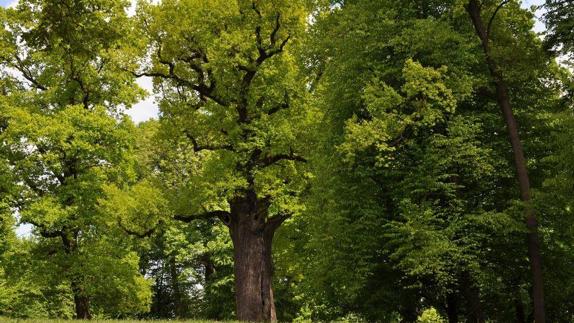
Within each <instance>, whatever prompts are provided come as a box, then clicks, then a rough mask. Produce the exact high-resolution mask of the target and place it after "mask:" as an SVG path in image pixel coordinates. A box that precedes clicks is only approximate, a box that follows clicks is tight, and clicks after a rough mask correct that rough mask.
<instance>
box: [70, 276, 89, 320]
mask: <svg viewBox="0 0 574 323" xmlns="http://www.w3.org/2000/svg"><path fill="white" fill-rule="evenodd" d="M72 293H73V294H74V306H75V307H76V319H78V320H91V319H92V314H91V313H90V299H89V298H88V297H87V296H86V295H85V291H84V288H83V287H82V285H81V284H80V283H79V282H77V281H76V280H72Z"/></svg>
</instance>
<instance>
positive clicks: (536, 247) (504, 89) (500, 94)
mask: <svg viewBox="0 0 574 323" xmlns="http://www.w3.org/2000/svg"><path fill="white" fill-rule="evenodd" d="M499 8H500V7H499ZM467 11H468V13H469V15H470V17H471V20H472V23H473V25H474V28H475V30H476V33H477V35H478V37H479V38H480V40H481V44H482V48H483V51H484V54H485V57H486V63H487V64H488V68H489V70H490V74H491V77H492V80H493V81H494V84H495V87H496V100H497V102H498V105H499V106H500V109H501V110H502V114H503V116H504V121H505V122H506V127H507V129H508V135H509V139H510V144H511V146H512V152H513V155H514V156H513V157H514V164H515V166H516V173H517V177H518V182H519V188H520V198H521V199H522V201H523V202H524V203H525V210H524V213H525V220H526V226H527V228H528V234H527V238H528V256H529V259H530V268H531V271H532V299H533V302H534V319H535V321H536V322H537V323H544V322H545V315H544V285H543V277H542V257H541V255H540V243H539V239H538V221H537V219H536V214H535V212H534V209H533V207H532V205H531V198H530V179H529V177H528V170H527V167H526V159H525V157H524V151H523V149H522V142H521V141H520V136H519V134H518V124H517V122H516V119H515V118H514V114H513V111H512V106H511V104H510V97H509V95H508V86H507V85H506V82H505V81H504V78H503V77H502V74H501V73H500V71H499V69H498V66H497V64H496V62H495V61H494V60H493V58H492V56H491V55H490V46H489V36H490V35H489V34H488V33H489V30H488V29H489V28H488V27H486V26H485V25H484V23H483V21H482V17H481V7H480V4H479V3H478V1H477V0H470V1H469V3H468V6H467ZM495 14H496V12H495ZM491 21H492V20H491Z"/></svg>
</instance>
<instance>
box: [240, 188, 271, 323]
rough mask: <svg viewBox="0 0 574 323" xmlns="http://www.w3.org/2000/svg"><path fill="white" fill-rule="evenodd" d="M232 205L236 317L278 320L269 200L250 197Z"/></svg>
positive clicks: (254, 320) (242, 319) (257, 320)
mask: <svg viewBox="0 0 574 323" xmlns="http://www.w3.org/2000/svg"><path fill="white" fill-rule="evenodd" d="M251 202H252V203H248V201H247V200H246V199H245V200H241V201H238V202H237V203H233V204H232V212H231V214H232V217H231V221H230V223H229V229H230V233H231V239H232V241H233V255H234V261H235V263H234V272H235V300H236V307H237V319H238V320H240V321H250V322H276V321H277V317H276V314H275V304H274V299H273V289H272V279H273V262H272V261H273V260H272V252H271V247H272V242H273V235H274V231H275V229H276V226H274V225H271V224H269V223H266V222H265V221H266V218H267V208H268V206H267V205H266V203H264V202H261V201H255V200H253V199H251Z"/></svg>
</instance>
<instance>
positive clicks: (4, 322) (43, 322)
mask: <svg viewBox="0 0 574 323" xmlns="http://www.w3.org/2000/svg"><path fill="white" fill-rule="evenodd" d="M0 322H1V323H75V322H86V323H87V322H89V323H142V322H149V323H214V322H216V321H206V320H148V321H140V320H90V321H83V320H82V321H80V320H47V319H8V318H2V317H0ZM219 323H223V322H219ZM227 323H231V322H230V321H228V322H227Z"/></svg>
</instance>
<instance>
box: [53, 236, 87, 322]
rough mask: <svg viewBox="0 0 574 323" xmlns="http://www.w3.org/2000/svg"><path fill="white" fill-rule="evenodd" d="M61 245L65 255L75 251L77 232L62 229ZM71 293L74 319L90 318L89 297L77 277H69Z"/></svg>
mask: <svg viewBox="0 0 574 323" xmlns="http://www.w3.org/2000/svg"><path fill="white" fill-rule="evenodd" d="M60 237H61V238H62V246H63V248H64V252H65V253H66V254H67V255H71V254H73V253H74V252H76V249H77V242H76V239H77V233H70V232H67V231H62V233H61V236H60ZM70 282H71V287H72V295H73V296H74V307H75V310H76V317H75V318H76V319H78V320H91V319H92V314H91V313H90V299H89V297H88V296H87V295H86V293H85V290H84V287H83V285H82V282H81V281H80V280H79V279H78V278H77V277H74V276H72V277H71V278H70Z"/></svg>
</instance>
